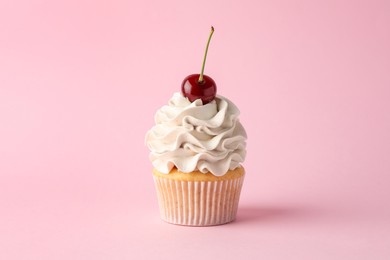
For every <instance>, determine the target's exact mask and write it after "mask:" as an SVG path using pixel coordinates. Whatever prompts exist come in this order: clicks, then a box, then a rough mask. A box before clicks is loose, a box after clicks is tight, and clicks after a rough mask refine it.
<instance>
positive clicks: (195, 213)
mask: <svg viewBox="0 0 390 260" xmlns="http://www.w3.org/2000/svg"><path fill="white" fill-rule="evenodd" d="M153 178H154V182H155V185H156V190H157V197H158V203H159V207H160V214H161V218H162V219H163V220H164V221H166V222H169V223H172V224H177V225H186V226H212V225H221V224H225V223H228V222H231V221H233V220H234V219H235V217H236V214H237V208H238V202H239V199H240V193H241V187H242V184H243V181H244V175H242V176H241V177H239V178H235V179H226V180H217V181H181V180H173V179H169V178H164V177H159V176H155V175H154V176H153Z"/></svg>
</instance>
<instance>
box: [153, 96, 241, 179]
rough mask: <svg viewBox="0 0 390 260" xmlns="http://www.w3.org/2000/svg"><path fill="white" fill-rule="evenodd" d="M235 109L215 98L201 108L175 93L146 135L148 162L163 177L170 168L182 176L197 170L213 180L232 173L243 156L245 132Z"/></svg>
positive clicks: (198, 103) (229, 103) (224, 100)
mask: <svg viewBox="0 0 390 260" xmlns="http://www.w3.org/2000/svg"><path fill="white" fill-rule="evenodd" d="M239 114H240V112H239V110H238V108H237V107H236V106H235V105H234V104H233V103H232V102H231V101H230V100H228V99H226V98H224V97H222V96H217V97H216V98H215V99H214V100H213V101H212V102H210V103H208V104H206V105H203V104H202V101H201V100H200V99H198V100H195V101H194V102H192V103H191V102H190V101H189V100H188V99H187V98H185V97H184V96H182V95H181V94H180V93H174V95H173V97H172V98H171V99H170V100H169V102H168V105H165V106H163V107H162V108H161V109H159V110H158V111H157V113H156V116H155V122H156V125H155V126H154V127H152V129H150V130H149V131H148V132H147V134H146V140H145V141H146V144H147V146H148V147H149V149H150V151H151V153H150V160H151V161H152V164H153V166H154V167H155V168H156V169H157V170H158V171H160V172H162V173H169V172H170V171H171V169H172V168H173V167H177V169H178V170H179V171H181V172H186V173H188V172H192V171H196V170H199V171H200V172H202V173H207V172H211V173H212V174H214V175H216V176H222V175H224V174H225V173H226V172H227V171H228V170H234V169H235V168H237V167H239V166H240V163H241V162H243V161H244V159H245V155H246V149H245V147H246V138H247V135H246V132H245V129H244V128H243V126H242V125H241V123H240V121H239V119H238V117H239Z"/></svg>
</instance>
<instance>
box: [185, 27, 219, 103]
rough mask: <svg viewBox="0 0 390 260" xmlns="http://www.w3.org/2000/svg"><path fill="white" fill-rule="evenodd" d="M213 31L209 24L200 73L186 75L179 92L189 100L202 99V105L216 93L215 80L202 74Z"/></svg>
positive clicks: (209, 100) (211, 99)
mask: <svg viewBox="0 0 390 260" xmlns="http://www.w3.org/2000/svg"><path fill="white" fill-rule="evenodd" d="M213 33H214V27H212V26H211V31H210V35H209V39H208V40H207V45H206V50H205V52H204V57H203V63H202V70H201V71H200V74H192V75H189V76H187V77H186V78H185V79H184V80H183V83H182V84H181V93H182V94H183V96H185V97H187V98H188V99H189V100H190V101H191V102H194V101H195V100H197V99H202V102H203V105H205V104H207V103H209V102H211V101H213V100H214V98H215V95H216V94H217V85H216V84H215V81H214V80H213V79H212V78H210V77H209V76H207V75H204V74H203V72H204V65H205V64H206V57H207V51H208V49H209V44H210V40H211V36H213Z"/></svg>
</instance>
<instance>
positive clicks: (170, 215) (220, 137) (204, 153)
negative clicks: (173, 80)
mask: <svg viewBox="0 0 390 260" xmlns="http://www.w3.org/2000/svg"><path fill="white" fill-rule="evenodd" d="M213 32H214V28H212V31H211V33H210V36H209V41H208V44H209V42H210V38H211V36H212V34H213ZM208 44H207V46H206V54H207V49H208ZM205 57H206V55H205ZM205 59H206V58H204V62H203V67H202V72H201V74H193V75H190V76H188V77H186V78H185V79H184V81H183V83H182V91H181V93H179V92H177V93H174V94H173V96H172V98H171V99H170V100H169V102H168V104H167V105H165V106H163V107H162V108H160V109H159V110H158V111H157V113H156V116H155V123H156V125H155V126H153V127H152V128H151V129H150V130H149V131H148V132H147V134H146V144H147V146H148V148H149V149H150V160H151V162H152V164H153V167H154V169H153V179H154V183H155V187H156V191H157V198H158V204H159V207H160V215H161V218H162V219H163V220H164V221H166V222H168V223H172V224H178V225H185V226H212V225H220V224H225V223H229V222H231V221H233V220H234V219H235V217H236V214H237V208H238V203H239V198H240V193H241V187H242V184H243V181H244V176H245V170H244V167H243V166H242V165H241V163H242V162H243V161H244V159H245V155H246V138H247V136H246V132H245V129H244V128H243V126H242V125H241V123H240V121H239V113H240V112H239V110H238V108H237V107H236V106H235V105H234V104H233V103H232V102H231V101H230V100H229V99H227V98H225V97H222V96H220V95H216V84H215V82H214V81H213V80H212V79H211V78H210V77H208V76H206V75H204V74H203V69H204V63H205Z"/></svg>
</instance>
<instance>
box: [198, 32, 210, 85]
mask: <svg viewBox="0 0 390 260" xmlns="http://www.w3.org/2000/svg"><path fill="white" fill-rule="evenodd" d="M213 33H214V27H212V26H211V31H210V35H209V39H208V41H207V45H206V51H205V52H204V58H203V64H202V70H201V72H200V75H199V79H198V83H200V84H202V83H203V73H204V65H205V64H206V57H207V51H208V50H209V45H210V40H211V36H213Z"/></svg>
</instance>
